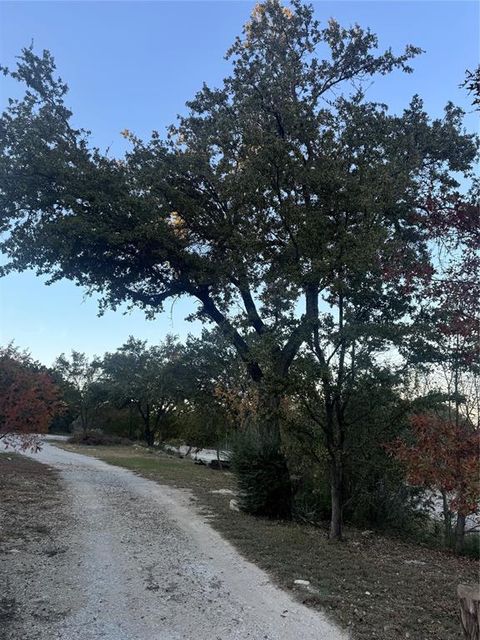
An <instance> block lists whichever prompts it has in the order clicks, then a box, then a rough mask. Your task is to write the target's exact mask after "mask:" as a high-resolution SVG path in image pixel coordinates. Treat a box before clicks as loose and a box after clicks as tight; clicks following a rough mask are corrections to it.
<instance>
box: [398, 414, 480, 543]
mask: <svg viewBox="0 0 480 640" xmlns="http://www.w3.org/2000/svg"><path fill="white" fill-rule="evenodd" d="M410 424H411V429H412V436H413V439H412V442H406V441H404V440H401V439H397V440H396V441H395V442H393V443H392V444H390V445H389V447H388V449H389V450H390V452H391V453H393V455H394V456H395V457H396V458H397V460H399V461H400V462H402V463H403V464H404V465H405V467H406V471H407V480H408V482H410V483H411V484H413V485H417V486H422V487H425V488H428V489H431V490H433V491H437V492H440V493H441V494H442V495H443V496H448V508H449V510H450V511H452V512H456V513H457V521H459V522H461V523H462V524H463V526H457V529H456V535H455V548H456V550H457V551H460V550H461V549H462V547H463V538H464V522H465V518H466V516H468V515H471V514H474V513H478V511H479V500H480V482H479V475H478V468H479V461H480V456H479V451H480V450H479V445H480V432H479V431H478V430H476V429H474V428H472V427H471V425H469V424H465V423H463V424H462V423H456V422H455V421H452V420H449V419H447V418H444V417H443V416H440V415H435V414H430V413H426V414H420V415H415V416H413V417H412V418H411V421H410ZM446 527H448V522H447V521H446Z"/></svg>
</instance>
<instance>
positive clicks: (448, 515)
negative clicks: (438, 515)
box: [441, 491, 452, 547]
mask: <svg viewBox="0 0 480 640" xmlns="http://www.w3.org/2000/svg"><path fill="white" fill-rule="evenodd" d="M441 494H442V507H443V527H444V530H443V535H444V543H445V546H446V547H449V546H450V543H451V539H452V512H451V511H450V508H449V506H448V500H447V494H446V492H445V491H442V492H441Z"/></svg>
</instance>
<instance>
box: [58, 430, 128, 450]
mask: <svg viewBox="0 0 480 640" xmlns="http://www.w3.org/2000/svg"><path fill="white" fill-rule="evenodd" d="M68 442H69V443H70V444H83V445H90V446H93V447H98V446H110V445H115V444H128V443H129V442H130V441H129V440H127V439H126V438H120V437H119V436H115V435H112V434H109V433H101V432H100V431H87V432H86V433H83V432H80V433H75V434H74V435H73V436H72V437H71V438H69V439H68Z"/></svg>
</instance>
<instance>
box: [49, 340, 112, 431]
mask: <svg viewBox="0 0 480 640" xmlns="http://www.w3.org/2000/svg"><path fill="white" fill-rule="evenodd" d="M53 370H54V372H55V375H56V376H58V378H59V380H60V381H61V383H60V384H61V385H62V387H63V389H64V396H65V399H66V400H67V402H68V406H69V410H70V411H71V412H73V413H74V415H75V418H74V419H78V420H79V422H80V427H81V429H82V431H83V433H86V432H87V431H88V429H91V428H92V426H93V421H94V418H95V411H96V409H97V408H98V406H99V404H100V403H101V402H102V401H103V398H102V396H101V393H100V387H99V378H100V375H101V370H100V366H99V362H98V360H96V359H95V358H94V359H93V360H91V361H90V360H89V358H88V356H87V355H86V354H85V353H81V352H80V351H75V350H74V349H72V352H71V354H70V357H68V356H66V355H65V354H63V353H62V354H61V355H60V356H58V358H57V359H56V360H55V362H54V364H53Z"/></svg>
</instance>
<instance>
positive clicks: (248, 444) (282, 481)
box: [230, 432, 292, 519]
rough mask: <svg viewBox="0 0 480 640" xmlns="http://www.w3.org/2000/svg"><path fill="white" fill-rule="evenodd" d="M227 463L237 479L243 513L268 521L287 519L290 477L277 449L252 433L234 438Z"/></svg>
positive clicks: (281, 454)
mask: <svg viewBox="0 0 480 640" xmlns="http://www.w3.org/2000/svg"><path fill="white" fill-rule="evenodd" d="M230 463H231V465H232V470H233V472H234V474H235V475H236V477H237V482H238V488H239V503H240V507H241V509H242V510H243V511H246V512H247V513H250V514H252V515H256V516H266V517H268V518H281V519H290V518H291V515H292V488H291V483H290V476H289V473H288V468H287V462H286V459H285V456H284V454H283V453H282V452H281V451H280V450H279V448H278V445H276V444H275V443H273V442H269V441H268V439H266V438H260V437H259V435H258V434H255V433H253V432H249V433H244V434H241V435H238V436H237V437H236V438H235V441H234V443H233V448H232V454H231V458H230Z"/></svg>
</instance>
